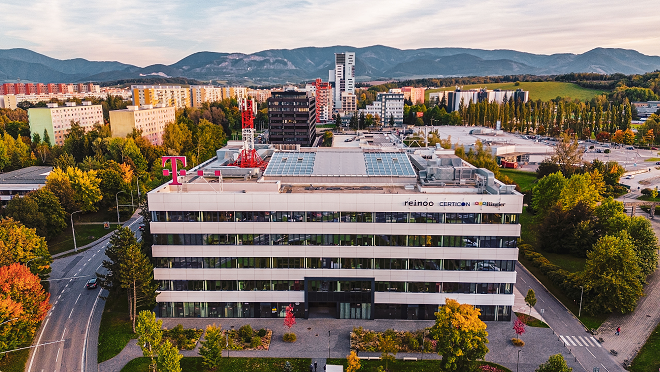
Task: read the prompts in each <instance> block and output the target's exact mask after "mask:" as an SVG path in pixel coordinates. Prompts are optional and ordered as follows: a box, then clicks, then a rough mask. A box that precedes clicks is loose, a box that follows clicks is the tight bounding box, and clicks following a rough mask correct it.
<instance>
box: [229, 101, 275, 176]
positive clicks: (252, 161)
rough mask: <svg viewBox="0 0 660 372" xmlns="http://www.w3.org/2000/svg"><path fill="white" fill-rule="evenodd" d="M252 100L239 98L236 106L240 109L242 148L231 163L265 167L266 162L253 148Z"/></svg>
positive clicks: (242, 166) (243, 166)
mask: <svg viewBox="0 0 660 372" xmlns="http://www.w3.org/2000/svg"><path fill="white" fill-rule="evenodd" d="M253 105H254V102H253V100H252V99H250V98H247V99H245V98H244V99H241V100H240V101H239V103H238V106H239V108H240V110H241V120H242V127H243V148H242V149H241V152H240V153H239V154H238V159H237V160H236V162H234V163H233V164H231V165H234V166H238V167H241V168H261V169H262V170H263V169H265V168H266V165H267V163H266V162H265V161H264V160H263V159H261V157H260V156H259V154H257V150H256V149H255V148H254V108H253V107H254V106H253Z"/></svg>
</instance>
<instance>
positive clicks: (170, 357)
mask: <svg viewBox="0 0 660 372" xmlns="http://www.w3.org/2000/svg"><path fill="white" fill-rule="evenodd" d="M181 358H183V355H181V354H180V353H179V349H177V348H176V346H174V345H172V343H171V342H170V340H165V342H164V343H163V344H162V345H161V346H160V350H159V351H158V371H159V372H181Z"/></svg>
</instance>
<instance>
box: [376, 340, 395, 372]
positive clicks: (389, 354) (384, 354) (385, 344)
mask: <svg viewBox="0 0 660 372" xmlns="http://www.w3.org/2000/svg"><path fill="white" fill-rule="evenodd" d="M378 349H379V351H380V352H381V355H380V359H383V360H384V361H385V369H388V363H389V362H390V361H391V362H394V360H395V357H396V353H397V352H398V351H399V346H398V345H397V344H396V340H395V339H394V336H393V335H391V334H387V332H385V333H383V334H381V335H380V336H378Z"/></svg>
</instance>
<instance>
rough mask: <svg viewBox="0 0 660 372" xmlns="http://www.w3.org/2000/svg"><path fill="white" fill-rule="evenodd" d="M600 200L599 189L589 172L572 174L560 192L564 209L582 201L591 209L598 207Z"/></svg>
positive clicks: (560, 200)
mask: <svg viewBox="0 0 660 372" xmlns="http://www.w3.org/2000/svg"><path fill="white" fill-rule="evenodd" d="M600 200H601V197H600V194H599V193H598V189H597V188H596V187H594V185H593V183H592V179H591V175H590V174H589V173H587V174H574V175H572V176H571V178H569V179H568V181H567V182H566V185H565V186H564V188H563V189H562V190H561V192H560V194H559V202H560V203H561V205H562V208H563V209H564V210H568V209H571V208H573V207H575V206H576V205H577V204H578V203H581V202H582V203H585V205H587V206H588V207H589V208H590V209H591V208H594V207H596V204H598V202H600Z"/></svg>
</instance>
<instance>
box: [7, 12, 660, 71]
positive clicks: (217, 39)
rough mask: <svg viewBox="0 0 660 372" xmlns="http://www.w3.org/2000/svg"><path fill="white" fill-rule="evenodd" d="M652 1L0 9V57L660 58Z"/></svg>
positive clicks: (139, 60) (140, 60) (145, 60)
mask: <svg viewBox="0 0 660 372" xmlns="http://www.w3.org/2000/svg"><path fill="white" fill-rule="evenodd" d="M655 6H656V1H653V0H636V1H634V2H621V1H613V0H604V1H598V2H597V1H593V0H586V1H580V2H575V1H568V0H553V1H550V0H537V1H521V0H500V1H494V0H470V1H464V2H456V1H453V2H449V1H444V0H443V1H438V0H436V1H428V0H424V1H422V0H408V1H395V0H380V1H377V0H363V1H353V0H334V1H327V0H324V1H321V0H269V1H262V0H241V1H226V0H220V1H214V2H209V1H197V0H190V1H172V0H161V1H151V0H150V1H141V0H134V1H127V0H115V1H107V0H106V1H100V0H89V1H84V2H83V1H80V0H72V1H63V0H33V1H30V2H27V1H25V2H16V1H13V0H11V1H10V0H0V9H2V12H0V25H2V26H0V48H14V47H25V48H30V49H33V50H35V51H37V52H40V53H44V54H46V55H49V56H52V57H55V58H76V57H82V58H86V59H92V60H119V61H121V62H125V63H132V64H136V65H139V66H145V65H149V64H154V63H164V64H171V63H174V62H176V61H177V60H179V59H181V58H183V57H185V56H187V55H188V54H191V53H194V52H197V51H202V50H210V51H218V52H243V53H251V52H256V51H260V50H264V49H283V48H287V49H289V48H297V47H303V46H331V45H350V46H356V47H362V46H368V45H375V44H382V45H388V46H392V47H397V48H422V47H448V46H451V47H467V48H482V49H515V50H520V51H525V52H532V53H542V54H551V53H565V52H572V53H582V52H585V51H587V50H590V49H592V48H595V47H598V46H602V47H622V48H632V49H637V50H639V51H640V52H642V53H646V54H652V55H658V54H660V43H658V41H659V40H660V28H658V27H657V17H654V14H653V11H652V9H654V8H655Z"/></svg>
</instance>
